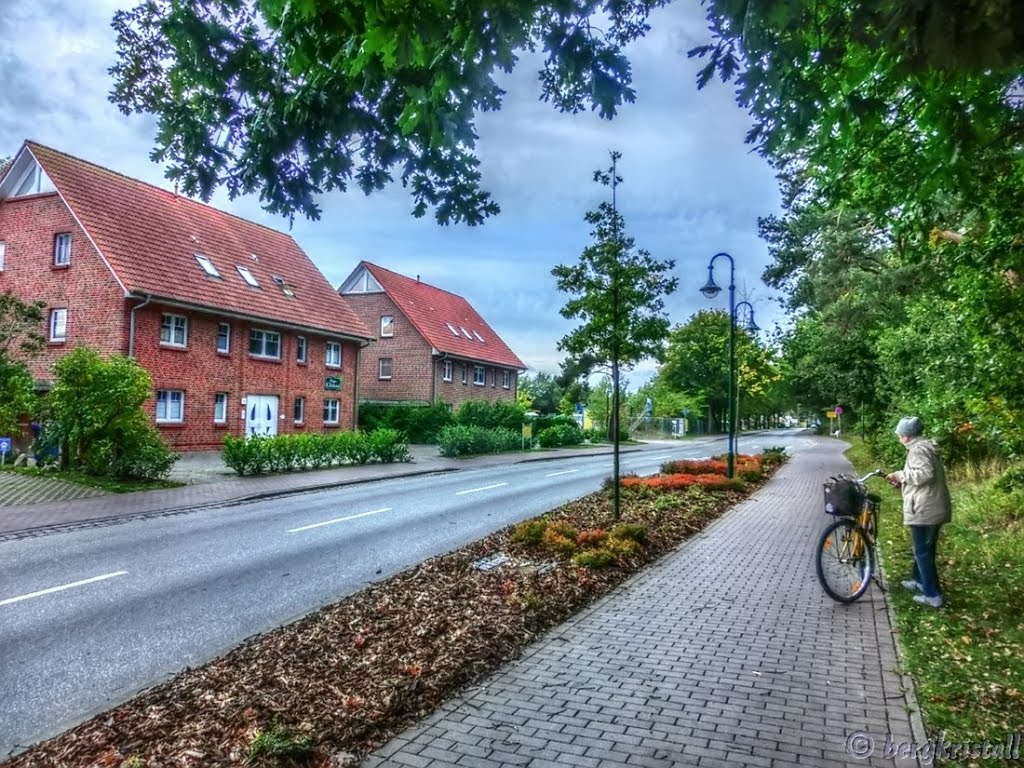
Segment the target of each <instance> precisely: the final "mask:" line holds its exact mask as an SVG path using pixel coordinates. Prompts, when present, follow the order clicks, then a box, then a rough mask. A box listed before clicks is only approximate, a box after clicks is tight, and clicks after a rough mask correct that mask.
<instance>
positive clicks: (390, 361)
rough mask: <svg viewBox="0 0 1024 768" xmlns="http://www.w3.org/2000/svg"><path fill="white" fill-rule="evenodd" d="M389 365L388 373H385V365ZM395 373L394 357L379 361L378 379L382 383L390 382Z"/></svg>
mask: <svg viewBox="0 0 1024 768" xmlns="http://www.w3.org/2000/svg"><path fill="white" fill-rule="evenodd" d="M385 362H386V363H387V364H388V366H387V367H388V372H387V374H386V375H385V373H384V363H385ZM394 373H395V359H394V358H393V357H382V358H379V359H378V360H377V378H378V379H379V380H380V381H388V380H389V379H390V378H391V377H392V376H393V375H394Z"/></svg>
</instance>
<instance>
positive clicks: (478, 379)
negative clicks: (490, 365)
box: [473, 365, 487, 387]
mask: <svg viewBox="0 0 1024 768" xmlns="http://www.w3.org/2000/svg"><path fill="white" fill-rule="evenodd" d="M473 384H474V385H475V386H477V387H486V386H487V369H486V368H484V367H483V366H482V365H474V366H473Z"/></svg>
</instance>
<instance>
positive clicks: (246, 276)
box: [235, 264, 260, 288]
mask: <svg viewBox="0 0 1024 768" xmlns="http://www.w3.org/2000/svg"><path fill="white" fill-rule="evenodd" d="M235 269H237V270H238V274H240V275H241V276H242V279H243V280H244V281H245V284H246V285H248V286H251V287H253V288H259V287H260V284H259V281H258V280H256V276H255V275H253V273H252V272H250V271H249V268H248V267H240V266H238V265H237V264H236V265H235Z"/></svg>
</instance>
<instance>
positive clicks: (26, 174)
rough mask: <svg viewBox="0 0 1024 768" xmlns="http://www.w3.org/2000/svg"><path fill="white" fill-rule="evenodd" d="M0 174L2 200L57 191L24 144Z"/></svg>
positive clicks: (0, 197) (0, 195) (0, 198)
mask: <svg viewBox="0 0 1024 768" xmlns="http://www.w3.org/2000/svg"><path fill="white" fill-rule="evenodd" d="M0 176H2V179H0V200H10V199H11V198H15V197H28V196H29V195H45V194H52V193H54V192H56V191H57V188H56V187H55V186H54V185H53V182H52V181H51V180H50V177H49V176H47V175H46V171H45V170H43V167H42V166H41V165H40V164H39V162H38V161H37V160H36V159H35V157H33V155H32V153H31V152H30V151H29V150H28V147H27V146H23V147H22V148H21V151H20V152H18V155H17V156H16V157H15V158H14V160H13V161H11V162H10V163H9V164H8V166H7V167H6V168H4V169H2V174H0Z"/></svg>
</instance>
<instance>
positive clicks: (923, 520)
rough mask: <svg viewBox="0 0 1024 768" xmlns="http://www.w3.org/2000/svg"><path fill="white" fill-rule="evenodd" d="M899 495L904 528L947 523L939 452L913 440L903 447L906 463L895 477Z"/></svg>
mask: <svg viewBox="0 0 1024 768" xmlns="http://www.w3.org/2000/svg"><path fill="white" fill-rule="evenodd" d="M895 474H896V475H897V477H898V478H899V481H900V484H901V485H900V488H901V490H902V492H903V524H904V525H939V524H941V523H948V522H949V521H950V518H951V517H952V510H953V505H952V502H951V500H950V497H949V486H947V485H946V470H945V469H943V467H942V459H941V458H940V457H939V449H938V448H937V447H936V445H935V443H933V442H932V441H931V440H927V439H925V438H923V437H915V438H914V439H913V440H911V441H910V443H909V444H908V446H907V463H906V464H904V465H903V470H902V471H900V472H897V473H895Z"/></svg>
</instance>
